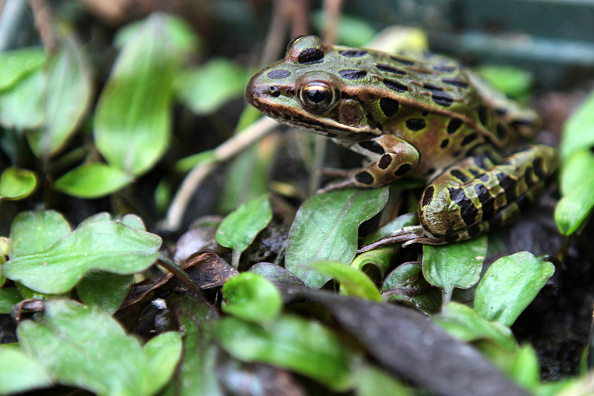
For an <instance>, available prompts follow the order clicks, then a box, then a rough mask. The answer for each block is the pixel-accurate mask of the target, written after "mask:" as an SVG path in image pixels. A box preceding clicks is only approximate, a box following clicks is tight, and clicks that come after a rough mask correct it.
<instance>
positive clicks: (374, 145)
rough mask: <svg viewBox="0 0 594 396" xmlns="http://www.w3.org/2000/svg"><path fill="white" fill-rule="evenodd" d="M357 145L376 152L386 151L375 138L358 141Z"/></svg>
mask: <svg viewBox="0 0 594 396" xmlns="http://www.w3.org/2000/svg"><path fill="white" fill-rule="evenodd" d="M359 147H361V148H363V149H365V150H367V151H371V152H372V153H376V154H384V153H385V152H386V151H385V150H384V148H383V147H382V145H381V144H379V143H378V142H376V141H375V140H367V141H365V142H361V143H359Z"/></svg>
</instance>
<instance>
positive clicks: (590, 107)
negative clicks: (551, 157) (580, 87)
mask: <svg viewBox="0 0 594 396" xmlns="http://www.w3.org/2000/svg"><path fill="white" fill-rule="evenodd" d="M592 146H594V91H592V92H591V93H590V94H589V95H588V97H587V98H586V99H585V100H584V102H583V103H582V104H581V105H580V106H579V107H578V108H577V109H576V110H575V111H574V113H573V114H572V115H571V116H570V117H569V119H568V120H567V121H566V122H565V124H564V125H563V135H562V138H561V144H560V146H559V150H560V152H561V158H562V159H563V160H567V159H568V158H569V157H570V156H571V155H572V154H573V153H575V152H576V151H579V150H581V149H589V148H591V147H592Z"/></svg>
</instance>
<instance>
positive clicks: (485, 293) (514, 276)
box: [474, 252, 555, 326]
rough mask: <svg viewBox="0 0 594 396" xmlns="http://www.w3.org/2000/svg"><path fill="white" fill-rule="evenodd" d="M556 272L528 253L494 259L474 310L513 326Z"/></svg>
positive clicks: (480, 284) (479, 290)
mask: <svg viewBox="0 0 594 396" xmlns="http://www.w3.org/2000/svg"><path fill="white" fill-rule="evenodd" d="M554 272H555V266H554V265H553V264H551V263H549V262H548V261H545V260H544V259H542V258H538V257H534V256H533V255H532V254H530V253H528V252H520V253H516V254H513V255H511V256H506V257H502V258H500V259H499V260H497V261H495V262H494V263H493V264H492V265H491V267H489V269H488V270H487V272H486V273H485V275H484V277H483V279H482V280H481V282H480V283H479V285H478V287H477V289H476V294H475V298H474V309H475V310H476V312H477V313H478V314H479V315H481V316H482V317H483V318H485V319H487V320H497V321H499V322H501V323H503V324H504V325H506V326H511V325H512V324H513V323H514V322H515V321H516V318H517V317H518V316H520V314H521V313H522V311H524V309H525V308H526V307H527V306H528V304H530V303H531V302H532V300H534V298H535V297H536V295H537V294H538V292H539V291H540V289H542V287H543V286H544V285H545V283H546V282H547V280H548V279H549V278H550V277H551V276H552V275H553V273H554Z"/></svg>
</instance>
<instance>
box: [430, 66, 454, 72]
mask: <svg viewBox="0 0 594 396" xmlns="http://www.w3.org/2000/svg"><path fill="white" fill-rule="evenodd" d="M433 70H437V71H440V72H446V73H451V72H453V71H455V70H456V67H455V66H449V65H437V66H433Z"/></svg>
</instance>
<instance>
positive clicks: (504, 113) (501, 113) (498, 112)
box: [495, 107, 507, 116]
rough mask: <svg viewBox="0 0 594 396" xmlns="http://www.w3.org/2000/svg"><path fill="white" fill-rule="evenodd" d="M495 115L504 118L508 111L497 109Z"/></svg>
mask: <svg viewBox="0 0 594 396" xmlns="http://www.w3.org/2000/svg"><path fill="white" fill-rule="evenodd" d="M495 113H496V114H497V115H498V116H504V115H506V114H507V109H504V108H502V107H500V108H497V109H495Z"/></svg>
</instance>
